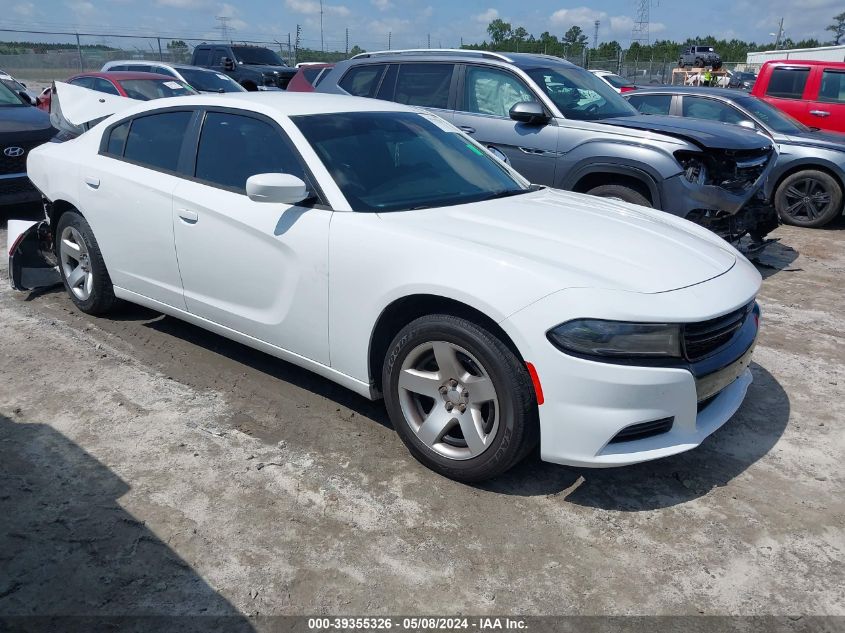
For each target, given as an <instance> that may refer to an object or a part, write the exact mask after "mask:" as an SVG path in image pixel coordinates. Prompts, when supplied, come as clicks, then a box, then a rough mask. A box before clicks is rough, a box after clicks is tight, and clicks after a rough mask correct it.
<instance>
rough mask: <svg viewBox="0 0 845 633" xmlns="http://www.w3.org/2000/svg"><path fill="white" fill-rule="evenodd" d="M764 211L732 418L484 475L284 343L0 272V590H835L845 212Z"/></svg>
mask: <svg viewBox="0 0 845 633" xmlns="http://www.w3.org/2000/svg"><path fill="white" fill-rule="evenodd" d="M2 227H3V228H4V227H5V222H3V224H2ZM776 236H777V237H780V238H781V240H782V241H781V242H780V244H778V245H776V246H774V247H772V248H771V249H770V251H769V252H768V253H767V254H766V255H765V256H763V257H762V258H761V272H762V273H763V274H764V276H765V277H766V281H765V285H764V288H763V292H762V296H761V298H760V303H761V304H762V307H763V314H764V329H763V333H762V338H761V341H760V344H759V346H758V348H757V351H756V353H755V361H756V362H755V364H754V365H753V367H752V369H753V372H754V379H755V380H754V384H753V385H752V387H751V389H750V391H749V394H748V399H747V401H746V403H745V404H744V406H743V407H742V409H741V411H740V412H739V414H738V415H737V416H736V417H735V418H734V419H733V420H732V421H731V422H730V423H729V424H728V425H726V426H725V427H724V428H723V429H722V430H720V431H719V432H718V433H717V434H715V435H714V436H713V437H711V438H710V439H709V440H708V441H707V442H706V443H705V444H704V445H703V446H701V447H700V448H699V449H698V450H695V451H693V452H691V453H688V454H685V455H681V456H678V457H675V458H670V459H666V460H663V461H659V462H655V463H650V464H644V465H640V466H637V467H630V468H625V469H618V470H607V471H591V470H585V469H575V468H564V467H558V466H553V465H549V464H543V463H541V462H540V461H539V460H538V459H537V458H536V457H532V458H530V459H529V460H528V461H527V462H526V463H525V464H523V465H522V466H520V467H518V468H517V469H515V470H514V471H512V472H510V473H509V474H507V475H506V476H504V477H502V478H501V479H499V480H497V481H495V482H493V483H491V484H488V485H485V486H481V487H469V486H465V485H460V484H456V483H453V482H451V481H448V480H446V479H443V478H441V477H438V476H437V475H435V474H433V473H431V472H429V471H427V470H426V469H424V468H423V467H421V466H420V465H418V464H417V463H416V462H415V461H414V460H413V459H411V458H410V457H409V456H408V454H407V453H406V451H405V449H404V448H403V446H402V444H401V443H400V441H399V440H398V439H397V437H396V436H395V434H394V432H393V431H392V430H391V429H390V425H389V422H388V421H387V418H386V414H385V412H384V410H383V409H382V407H381V406H380V405H379V404H372V403H369V402H367V401H365V400H364V399H362V398H359V397H357V396H355V395H353V394H351V393H349V392H347V391H345V390H343V389H341V388H339V387H336V386H334V385H332V384H331V383H329V382H327V381H325V380H322V379H320V378H318V377H316V376H314V375H311V374H309V373H306V372H304V371H302V370H299V369H297V368H295V367H292V366H290V365H287V364H286V363H283V362H281V361H278V360H275V359H272V358H270V357H268V356H265V355H263V354H261V353H258V352H254V351H251V350H249V349H247V348H245V347H242V346H240V345H237V344H234V343H230V342H228V341H226V340H224V339H222V338H219V337H217V336H215V335H212V334H208V333H206V332H204V331H202V330H200V329H197V328H195V327H193V326H190V325H187V324H184V323H181V322H179V321H176V320H174V319H171V318H168V317H162V316H161V315H158V314H156V313H153V312H150V311H148V310H144V309H141V308H136V307H132V306H126V307H125V308H123V310H122V311H121V312H120V313H119V314H118V315H116V316H115V317H113V318H108V319H98V318H91V317H88V316H85V315H82V314H81V313H79V312H77V311H75V310H74V309H73V308H72V305H71V302H70V300H69V299H68V298H67V297H66V296H65V294H64V293H63V292H59V291H50V292H46V293H42V294H39V295H33V296H26V295H21V294H17V293H14V292H13V291H11V290H10V289H9V288H8V287H7V285H6V284H5V283H2V284H0V414H2V415H0V517H2V519H0V524H2V525H3V528H2V529H0V614H6V615H9V614H27V613H40V614H54V613H65V614H67V613H71V614H123V613H130V614H173V613H191V614H195V613H205V614H238V613H240V614H246V615H254V614H317V613H331V614H335V613H346V614H356V613H357V614H362V613H404V614H408V613H429V614H431V613H434V614H450V613H451V614H455V613H468V614H484V613H499V614H501V613H522V614H608V613H612V614H698V613H707V614H728V613H730V614H838V615H845V565H843V560H845V555H843V550H845V528H843V526H845V486H843V483H845V477H843V452H845V433H843V420H845V415H843V413H845V344H843V336H842V332H843V331H845V293H843V289H845V283H844V282H843V276H845V223H842V222H840V223H838V224H837V225H836V226H835V227H833V228H831V229H829V230H817V231H812V230H799V229H792V228H781V229H779V230H778V231H777V232H776ZM0 243H2V244H5V231H2V230H0ZM667 265H671V263H670V262H667ZM0 267H2V270H0V278H3V279H5V275H6V270H5V258H2V263H0Z"/></svg>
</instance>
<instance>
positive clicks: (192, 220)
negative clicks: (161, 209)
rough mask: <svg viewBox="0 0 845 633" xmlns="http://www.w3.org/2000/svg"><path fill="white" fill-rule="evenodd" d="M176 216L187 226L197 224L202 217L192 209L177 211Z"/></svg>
mask: <svg viewBox="0 0 845 633" xmlns="http://www.w3.org/2000/svg"><path fill="white" fill-rule="evenodd" d="M176 214H177V215H178V216H179V217H180V218H182V220H183V221H184V222H186V223H187V224H196V223H197V220H199V219H200V216H199V215H198V214H197V212H196V211H193V210H191V209H176Z"/></svg>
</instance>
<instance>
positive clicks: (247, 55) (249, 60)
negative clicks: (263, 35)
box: [232, 46, 286, 66]
mask: <svg viewBox="0 0 845 633" xmlns="http://www.w3.org/2000/svg"><path fill="white" fill-rule="evenodd" d="M232 52H233V53H234V54H235V57H237V58H238V61H240V62H243V63H244V64H258V65H261V66H285V65H286V64H285V63H284V62H283V61H282V59H281V57H279V56H278V55H276V53H274V52H273V51H271V50H270V49H269V48H261V47H259V46H233V47H232Z"/></svg>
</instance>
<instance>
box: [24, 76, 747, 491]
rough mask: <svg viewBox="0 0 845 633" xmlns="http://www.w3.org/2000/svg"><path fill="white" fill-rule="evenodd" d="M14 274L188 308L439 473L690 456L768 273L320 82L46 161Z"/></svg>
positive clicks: (169, 119)
mask: <svg viewBox="0 0 845 633" xmlns="http://www.w3.org/2000/svg"><path fill="white" fill-rule="evenodd" d="M27 167H28V172H29V176H30V178H31V179H32V181H33V182H34V183H35V185H36V186H37V187H38V188H39V189H40V190H41V192H42V193H43V194H44V196H45V198H46V200H47V203H46V210H47V220H45V222H42V223H40V224H39V225H36V226H34V227H33V228H32V229H30V230H29V231H28V232H26V233H23V234H21V235H20V236H19V237H17V239H15V243H14V244H12V245H11V249H10V257H11V262H10V271H11V276H12V282H13V284H14V285H15V286H16V287H17V288H18V289H28V288H32V287H34V286H37V285H43V284H44V283H48V281H49V278H50V276H51V273H53V271H54V270H56V271H58V274H60V276H61V280H62V281H63V282H64V285H65V287H66V289H67V291H68V294H69V295H70V298H71V300H72V301H73V302H74V303H75V304H76V306H77V307H78V308H79V309H80V310H82V311H84V312H88V313H91V314H103V313H106V312H108V310H109V309H110V308H111V307H112V306H113V305H114V303H115V301H116V300H117V299H122V300H126V301H130V302H133V303H138V304H141V305H144V306H148V307H150V308H152V309H154V310H158V311H160V312H163V313H165V314H168V315H171V316H174V317H177V318H179V319H184V320H186V321H189V322H191V323H194V324H196V325H198V326H199V327H202V328H206V329H208V330H211V331H212V332H216V333H217V334H220V335H222V336H225V337H228V338H231V339H234V340H236V341H240V342H241V343H243V344H245V345H249V346H251V347H254V348H257V349H260V350H263V351H265V352H267V353H269V354H273V355H275V356H277V357H279V358H281V359H284V360H286V361H289V362H291V363H294V364H296V365H299V366H301V367H303V368H305V369H308V370H310V371H314V372H316V373H318V374H320V375H322V376H325V377H327V378H329V379H331V380H333V381H336V382H337V383H339V384H341V385H343V386H345V387H348V388H349V389H352V390H353V391H355V392H357V393H359V394H361V395H362V396H364V397H367V398H372V399H375V398H380V397H383V398H384V400H385V404H386V407H387V409H388V412H389V414H390V417H391V420H392V422H393V425H394V427H395V429H396V431H397V432H398V433H399V436H400V437H401V439H402V440H403V442H404V443H405V444H406V445H407V447H408V449H409V450H410V452H411V453H412V454H413V455H414V456H415V457H416V458H417V459H419V460H420V461H421V462H423V463H424V464H426V465H427V466H429V467H430V468H432V469H433V470H435V471H437V472H439V473H442V474H444V475H446V476H448V477H452V478H454V479H458V480H462V481H479V480H482V479H485V478H489V477H492V476H495V475H497V474H499V473H501V472H503V471H505V470H506V469H508V468H510V467H511V466H513V465H514V464H515V463H517V462H518V461H519V460H520V459H522V458H523V457H524V456H525V455H526V454H527V453H528V452H529V451H530V450H531V449H532V448H533V447H534V446H535V445H536V443H537V442H538V441H539V442H540V453H541V456H542V459H544V460H547V461H550V462H556V463H560V464H570V465H579V466H598V467H600V466H620V465H624V464H632V463H636V462H641V461H644V460H650V459H655V458H659V457H664V456H667V455H672V454H675V453H679V452H681V451H686V450H688V449H691V448H694V447H695V446H697V445H699V444H700V443H701V442H702V440H703V439H704V438H705V437H707V436H708V435H709V434H711V433H712V432H713V431H715V430H716V429H717V428H719V427H720V426H721V425H722V424H724V423H725V422H726V421H727V420H728V419H729V418H730V417H731V416H732V415H733V414H734V413H735V412H736V410H737V409H738V408H739V406H740V404H741V403H742V401H743V398H744V397H745V394H746V390H747V388H748V385H749V384H750V382H751V373H750V371H749V369H748V365H749V363H750V356H751V351H752V349H753V347H754V343H755V340H756V337H757V330H758V317H759V309H758V307H757V304H756V303H755V296H756V294H757V292H758V290H759V287H760V283H761V279H760V275H759V274H758V272H757V270H756V269H755V268H754V267H753V266H752V265H751V264H750V263H749V262H748V261H747V260H746V259H745V258H744V257H743V256H742V255H740V254H739V253H738V252H737V251H736V250H734V249H733V248H732V247H731V246H729V245H728V244H727V243H726V242H724V241H722V240H721V239H719V238H718V237H716V236H715V235H713V234H711V233H709V232H708V231H706V230H705V229H703V228H700V227H698V226H696V225H694V224H692V223H690V222H686V221H684V220H681V219H678V218H675V217H673V216H671V215H669V214H666V213H662V212H659V211H652V210H650V209H646V208H643V207H636V206H631V205H627V204H624V203H621V202H614V201H608V200H601V199H598V198H595V197H591V196H585V195H581V194H576V193H568V192H562V191H555V190H552V189H546V188H540V187H536V186H532V185H530V184H529V183H528V182H526V181H525V180H524V179H523V178H522V177H521V176H519V175H518V174H517V173H516V172H514V171H512V170H511V169H510V168H509V167H508V166H507V165H504V164H503V163H501V162H500V161H498V160H497V159H496V158H494V157H493V156H492V155H491V154H489V153H488V152H487V150H486V149H485V148H484V147H482V146H480V145H478V144H476V142H475V141H473V140H472V139H470V138H469V137H467V136H465V135H464V134H462V133H461V132H460V131H459V130H457V129H456V128H454V127H453V126H452V125H450V124H449V123H447V122H445V121H444V120H442V119H440V118H438V117H436V116H433V115H431V114H428V113H424V112H420V111H417V110H415V109H413V108H408V107H403V106H399V105H396V104H393V103H387V102H383V101H376V100H370V99H355V98H351V97H339V96H338V97H333V96H327V95H309V94H287V93H278V94H259V93H244V94H236V95H220V96H217V95H214V96H210V95H198V96H189V97H181V98H178V99H164V100H158V101H154V102H148V103H144V104H141V105H132V106H127V109H124V110H122V111H120V112H118V113H116V114H114V115H112V116H110V117H108V118H107V119H106V120H104V121H103V122H101V123H99V124H98V125H95V126H94V127H92V128H91V129H90V130H89V131H87V132H85V133H83V134H81V135H80V136H79V137H78V138H76V139H74V140H71V141H68V142H65V143H48V144H46V145H42V146H41V147H39V148H38V149H36V150H34V151H33V152H32V153H31V154H30V156H29V160H28V164H27Z"/></svg>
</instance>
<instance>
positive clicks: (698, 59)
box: [693, 57, 704, 68]
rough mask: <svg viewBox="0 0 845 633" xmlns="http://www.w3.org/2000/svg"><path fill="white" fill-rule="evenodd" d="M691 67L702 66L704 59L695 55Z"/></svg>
mask: <svg viewBox="0 0 845 633" xmlns="http://www.w3.org/2000/svg"><path fill="white" fill-rule="evenodd" d="M693 68H704V60H703V59H701V58H700V57H696V58H695V64H693Z"/></svg>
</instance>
